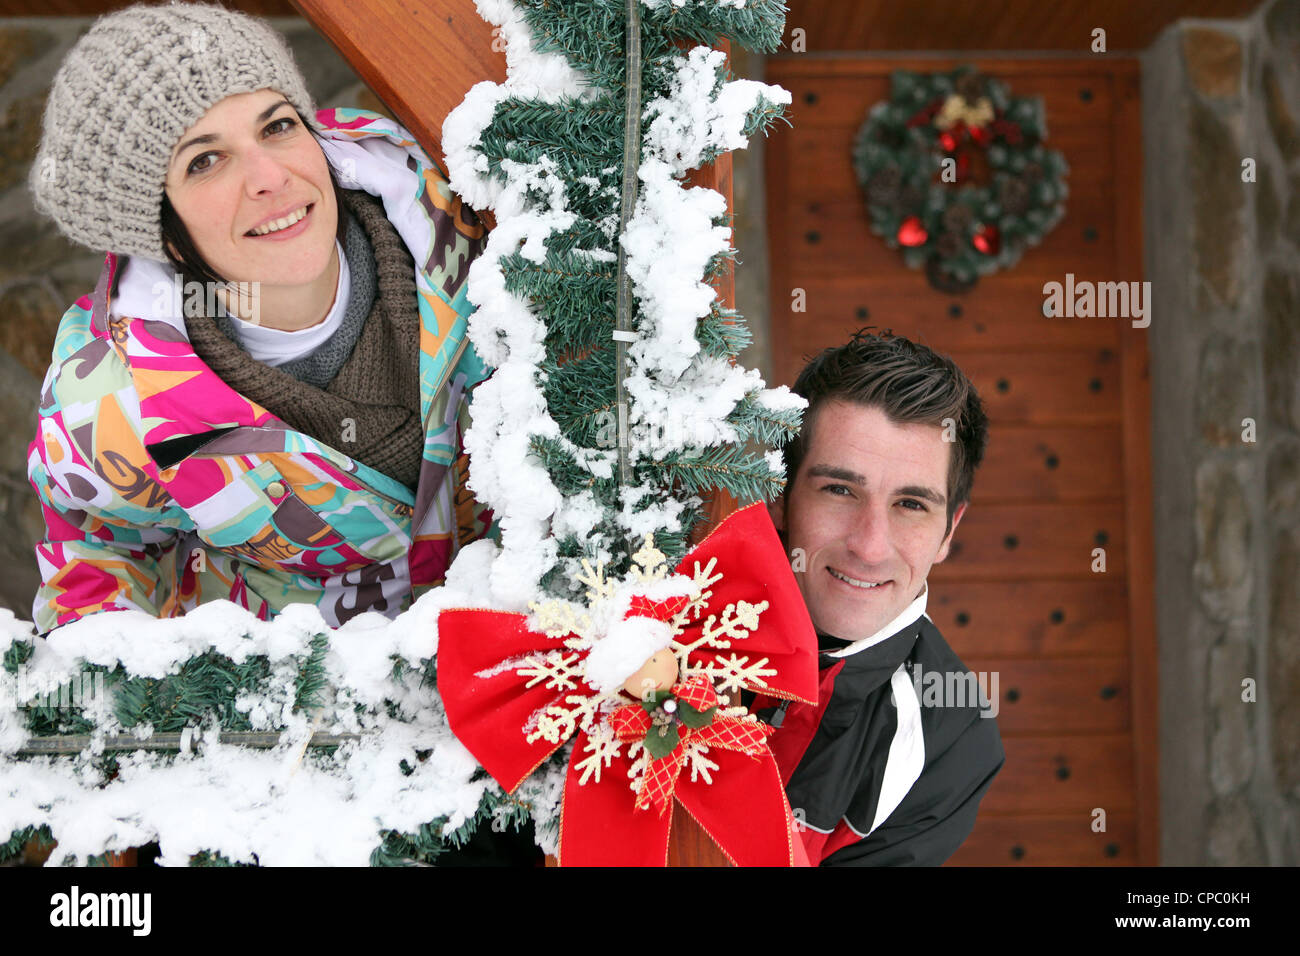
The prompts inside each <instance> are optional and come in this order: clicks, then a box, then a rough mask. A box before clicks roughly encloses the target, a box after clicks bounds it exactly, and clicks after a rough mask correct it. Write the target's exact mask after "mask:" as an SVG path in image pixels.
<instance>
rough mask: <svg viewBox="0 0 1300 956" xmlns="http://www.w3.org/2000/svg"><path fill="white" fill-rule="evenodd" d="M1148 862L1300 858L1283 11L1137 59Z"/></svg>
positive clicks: (1296, 440)
mask: <svg viewBox="0 0 1300 956" xmlns="http://www.w3.org/2000/svg"><path fill="white" fill-rule="evenodd" d="M1143 111H1144V112H1143V143H1142V149H1143V152H1144V165H1145V170H1146V172H1145V184H1144V193H1145V203H1146V209H1145V221H1146V238H1145V244H1146V275H1147V277H1148V278H1149V279H1150V280H1151V282H1152V297H1153V302H1154V306H1153V319H1152V322H1151V327H1150V330H1149V331H1150V335H1151V340H1150V356H1151V376H1152V392H1153V397H1152V418H1151V430H1152V478H1153V492H1154V495H1153V497H1154V502H1155V509H1156V510H1155V533H1156V568H1155V579H1156V588H1155V590H1156V607H1157V617H1158V636H1159V646H1160V725H1161V740H1160V757H1161V765H1160V784H1161V786H1160V789H1161V861H1162V863H1164V864H1169V865H1205V864H1211V865H1214V864H1219V865H1252V864H1272V865H1291V866H1294V865H1296V864H1297V863H1300V341H1298V339H1300V0H1271V2H1269V3H1266V4H1264V5H1263V6H1262V7H1261V8H1260V10H1259V11H1258V12H1257V13H1256V14H1255V15H1254V16H1252V17H1251V18H1249V19H1245V20H1235V21H1227V20H1224V21H1206V20H1200V21H1197V20H1184V21H1181V22H1179V23H1177V24H1174V25H1173V26H1172V27H1170V28H1169V29H1167V30H1166V31H1165V32H1164V33H1163V34H1162V35H1161V36H1160V37H1159V39H1158V40H1157V42H1156V43H1155V44H1153V46H1152V47H1151V48H1150V49H1149V50H1148V51H1147V52H1146V54H1145V55H1144V57H1143Z"/></svg>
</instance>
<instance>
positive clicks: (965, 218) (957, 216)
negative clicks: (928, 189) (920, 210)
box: [943, 202, 975, 235]
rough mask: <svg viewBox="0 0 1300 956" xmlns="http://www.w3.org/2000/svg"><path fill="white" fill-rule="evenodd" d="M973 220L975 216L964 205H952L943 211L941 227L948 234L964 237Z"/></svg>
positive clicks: (968, 207)
mask: <svg viewBox="0 0 1300 956" xmlns="http://www.w3.org/2000/svg"><path fill="white" fill-rule="evenodd" d="M974 219H975V214H974V213H973V212H971V208H970V206H967V205H966V204H965V203H960V202H958V203H953V204H952V205H951V206H949V207H948V208H947V209H945V210H944V211H943V227H944V229H946V230H947V231H949V232H955V233H960V234H962V235H965V233H966V230H967V229H969V228H970V224H971V222H972V221H974Z"/></svg>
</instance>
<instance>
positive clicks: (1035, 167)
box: [1020, 163, 1045, 186]
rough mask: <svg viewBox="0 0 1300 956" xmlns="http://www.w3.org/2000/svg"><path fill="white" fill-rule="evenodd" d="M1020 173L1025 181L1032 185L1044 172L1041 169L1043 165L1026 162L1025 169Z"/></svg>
mask: <svg viewBox="0 0 1300 956" xmlns="http://www.w3.org/2000/svg"><path fill="white" fill-rule="evenodd" d="M1020 175H1021V178H1022V179H1024V181H1025V182H1027V183H1028V184H1029V185H1031V186H1032V185H1034V184H1035V183H1037V182H1038V181H1039V180H1040V179H1042V178H1043V176H1044V175H1045V172H1044V170H1043V167H1042V166H1040V165H1039V164H1038V163H1026V164H1025V171H1024V172H1023V173H1021V174H1020Z"/></svg>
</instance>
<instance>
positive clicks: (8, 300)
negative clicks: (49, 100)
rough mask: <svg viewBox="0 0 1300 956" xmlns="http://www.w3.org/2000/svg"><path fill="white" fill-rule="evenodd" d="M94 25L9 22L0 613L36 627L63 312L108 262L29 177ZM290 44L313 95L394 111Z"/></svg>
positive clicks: (3, 38) (296, 29)
mask: <svg viewBox="0 0 1300 956" xmlns="http://www.w3.org/2000/svg"><path fill="white" fill-rule="evenodd" d="M91 22H92V21H91V20H89V19H87V18H79V17H48V18H46V17H40V18H6V19H0V567H2V568H4V573H3V574H0V607H6V608H9V609H10V610H12V611H14V612H15V614H17V615H18V616H19V617H21V618H23V619H25V620H30V619H31V610H32V598H33V597H34V596H35V593H36V589H37V587H38V586H39V584H40V577H39V575H38V573H37V570H36V557H35V553H34V550H33V548H34V545H35V543H36V541H38V540H39V539H40V538H42V537H43V536H44V523H43V521H42V518H41V512H40V507H39V505H38V502H37V498H36V495H35V493H34V492H33V491H32V488H31V485H29V484H28V482H27V465H26V462H27V445H28V443H29V442H30V441H31V439H32V437H33V435H34V429H35V423H36V418H35V415H36V403H37V399H38V394H39V392H40V386H41V381H42V380H43V379H44V377H45V370H46V368H47V366H48V365H49V361H50V351H51V347H52V345H53V342H54V332H55V330H56V329H57V328H58V324H59V318H60V316H61V315H62V314H63V311H64V310H65V309H66V308H67V307H68V306H69V305H71V304H72V303H73V302H74V301H76V300H77V299H78V298H80V297H81V296H82V295H85V294H86V293H87V292H89V291H90V290H91V289H92V288H94V285H95V280H96V278H97V277H98V276H99V270H100V265H101V264H102V262H103V254H102V253H101V252H92V251H90V250H88V249H84V248H82V247H80V246H78V245H75V244H74V243H71V242H69V241H68V240H66V239H64V238H63V236H61V235H60V234H59V232H58V230H57V229H56V228H55V227H54V225H53V224H52V223H50V222H49V221H48V220H46V219H44V218H42V217H39V216H38V215H37V214H36V213H35V211H34V209H33V207H32V202H31V197H30V195H29V194H28V192H27V187H26V181H27V171H28V169H29V168H30V166H31V160H32V157H33V155H34V154H35V152H36V145H37V143H38V141H39V140H40V135H41V116H42V114H43V111H44V106H45V97H46V95H47V93H48V91H49V86H50V82H51V81H52V79H53V77H54V73H55V71H56V70H57V69H58V67H59V63H60V62H61V61H62V59H63V56H64V54H65V53H66V52H67V51H68V49H69V48H71V46H72V45H73V43H75V42H76V39H77V37H79V36H80V35H81V34H82V33H83V32H85V30H86V29H87V28H88V27H89V26H90V23H91ZM271 22H272V23H274V24H275V26H276V27H277V28H279V29H280V30H281V31H283V32H284V33H285V34H286V35H287V36H288V38H289V42H290V46H291V47H292V48H293V51H294V56H295V57H296V59H297V61H298V65H299V67H300V68H301V69H302V72H303V75H304V77H305V78H306V80H307V85H308V88H309V89H310V91H311V93H312V95H313V96H314V97H315V98H316V101H317V103H319V104H320V105H322V106H360V107H365V108H367V109H378V110H381V111H385V112H386V110H384V108H383V106H382V104H380V103H379V101H378V99H376V98H375V96H374V94H373V93H372V92H371V91H370V90H369V89H368V88H367V87H365V86H364V84H361V83H360V82H359V81H358V79H357V77H356V74H355V73H354V72H353V71H352V69H351V68H350V67H349V66H348V65H347V63H346V62H345V61H344V60H343V59H342V58H341V57H340V56H339V55H338V54H337V53H335V51H334V49H333V47H331V46H330V45H329V44H328V43H327V42H326V41H325V40H324V39H323V38H321V36H320V35H319V34H318V33H316V31H315V30H313V29H312V28H311V27H310V26H309V25H308V24H307V23H306V21H304V20H302V19H299V18H285V19H274V20H272V21H271Z"/></svg>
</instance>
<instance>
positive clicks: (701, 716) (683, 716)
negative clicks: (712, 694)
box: [677, 700, 717, 730]
mask: <svg viewBox="0 0 1300 956" xmlns="http://www.w3.org/2000/svg"><path fill="white" fill-rule="evenodd" d="M716 709H717V708H715V707H710V708H709V709H708V710H704V711H699V710H696V709H695V708H694V707H692V706H691V705H690V704H688V703H686V701H684V700H679V701H678V702H677V717H678V719H679V720H681V722H682V723H684V724H685V725H686V726H687V727H689V728H691V730H699V729H700V728H701V727H707V726H709V724H711V723H713V713H714V711H715V710H716Z"/></svg>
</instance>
